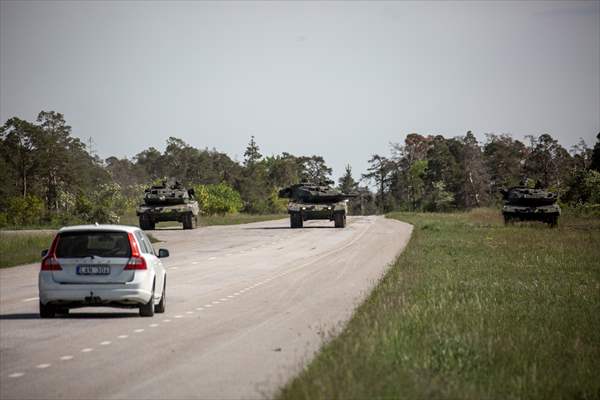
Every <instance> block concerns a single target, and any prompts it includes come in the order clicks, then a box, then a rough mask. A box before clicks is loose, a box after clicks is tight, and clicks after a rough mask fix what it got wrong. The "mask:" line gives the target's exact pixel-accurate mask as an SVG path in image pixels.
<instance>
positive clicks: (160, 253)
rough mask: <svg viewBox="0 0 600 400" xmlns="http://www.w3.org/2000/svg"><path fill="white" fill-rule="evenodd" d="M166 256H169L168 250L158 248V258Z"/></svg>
mask: <svg viewBox="0 0 600 400" xmlns="http://www.w3.org/2000/svg"><path fill="white" fill-rule="evenodd" d="M166 257H169V250H167V249H158V258H166Z"/></svg>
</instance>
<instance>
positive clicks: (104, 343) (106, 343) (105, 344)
mask: <svg viewBox="0 0 600 400" xmlns="http://www.w3.org/2000/svg"><path fill="white" fill-rule="evenodd" d="M111 343H112V342H111V341H110V340H105V341H104V342H100V346H108V345H109V344H111Z"/></svg>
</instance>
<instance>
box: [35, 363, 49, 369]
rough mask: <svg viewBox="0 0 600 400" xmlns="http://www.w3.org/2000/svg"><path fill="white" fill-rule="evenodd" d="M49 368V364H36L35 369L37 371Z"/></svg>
mask: <svg viewBox="0 0 600 400" xmlns="http://www.w3.org/2000/svg"><path fill="white" fill-rule="evenodd" d="M49 366H50V364H38V365H36V366H35V367H36V368H37V369H46V368H48V367H49Z"/></svg>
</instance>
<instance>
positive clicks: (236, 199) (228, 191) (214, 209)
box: [194, 183, 244, 215]
mask: <svg viewBox="0 0 600 400" xmlns="http://www.w3.org/2000/svg"><path fill="white" fill-rule="evenodd" d="M194 190H195V192H196V199H197V200H198V204H199V205H200V210H201V211H202V213H203V214H205V215H215V214H217V215H224V214H228V213H237V212H239V211H240V210H241V209H242V207H243V205H244V204H243V202H242V198H241V197H240V194H239V193H238V192H237V191H236V190H235V189H233V188H232V187H231V186H229V185H227V184H226V183H219V184H209V185H196V186H194Z"/></svg>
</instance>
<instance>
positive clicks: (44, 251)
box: [42, 249, 48, 258]
mask: <svg viewBox="0 0 600 400" xmlns="http://www.w3.org/2000/svg"><path fill="white" fill-rule="evenodd" d="M47 255H48V249H45V250H42V258H44V257H46V256H47Z"/></svg>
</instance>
